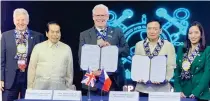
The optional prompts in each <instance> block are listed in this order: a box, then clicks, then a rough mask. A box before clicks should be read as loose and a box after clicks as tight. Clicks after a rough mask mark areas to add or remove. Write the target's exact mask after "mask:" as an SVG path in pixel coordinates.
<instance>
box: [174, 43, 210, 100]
mask: <svg viewBox="0 0 210 101" xmlns="http://www.w3.org/2000/svg"><path fill="white" fill-rule="evenodd" d="M183 55H184V52H183V47H180V48H179V49H178V53H177V67H176V69H175V76H174V88H175V91H176V92H183V93H184V94H185V95H186V96H188V97H189V95H190V94H194V95H195V96H196V97H198V98H200V99H208V100H209V99H210V92H209V85H208V83H209V80H210V47H207V48H206V49H205V51H201V52H199V55H197V56H196V58H195V59H194V61H193V62H192V64H191V67H190V72H191V74H192V79H191V80H182V79H181V78H180V74H181V68H182V62H183V59H182V58H183Z"/></svg>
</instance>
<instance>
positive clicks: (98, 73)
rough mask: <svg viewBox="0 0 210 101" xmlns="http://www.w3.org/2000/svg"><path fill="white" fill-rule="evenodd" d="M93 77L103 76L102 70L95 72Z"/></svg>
mask: <svg viewBox="0 0 210 101" xmlns="http://www.w3.org/2000/svg"><path fill="white" fill-rule="evenodd" d="M93 75H95V76H99V75H101V70H96V71H93Z"/></svg>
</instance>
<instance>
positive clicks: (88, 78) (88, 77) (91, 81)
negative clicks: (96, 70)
mask: <svg viewBox="0 0 210 101" xmlns="http://www.w3.org/2000/svg"><path fill="white" fill-rule="evenodd" d="M95 82H96V78H95V76H94V75H93V72H91V71H90V70H89V69H88V70H87V72H86V73H85V75H84V76H83V79H82V81H81V83H83V84H85V85H87V86H91V87H94V85H95Z"/></svg>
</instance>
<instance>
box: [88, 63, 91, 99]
mask: <svg viewBox="0 0 210 101" xmlns="http://www.w3.org/2000/svg"><path fill="white" fill-rule="evenodd" d="M88 72H89V73H90V67H88ZM88 101H91V98H90V84H88Z"/></svg>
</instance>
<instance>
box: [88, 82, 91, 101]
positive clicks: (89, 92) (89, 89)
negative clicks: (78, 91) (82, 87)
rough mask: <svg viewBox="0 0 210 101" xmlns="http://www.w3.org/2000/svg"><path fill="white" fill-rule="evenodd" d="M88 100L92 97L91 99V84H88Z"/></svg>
mask: <svg viewBox="0 0 210 101" xmlns="http://www.w3.org/2000/svg"><path fill="white" fill-rule="evenodd" d="M88 101H91V99H90V85H88Z"/></svg>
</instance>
